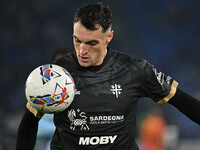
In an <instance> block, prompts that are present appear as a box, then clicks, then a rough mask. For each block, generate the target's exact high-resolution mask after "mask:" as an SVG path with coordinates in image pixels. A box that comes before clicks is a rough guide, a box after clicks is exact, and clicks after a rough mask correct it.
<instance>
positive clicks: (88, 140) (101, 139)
mask: <svg viewBox="0 0 200 150" xmlns="http://www.w3.org/2000/svg"><path fill="white" fill-rule="evenodd" d="M116 138H117V135H114V136H93V137H80V138H79V145H98V144H99V145H102V144H112V143H114V142H115V140H116Z"/></svg>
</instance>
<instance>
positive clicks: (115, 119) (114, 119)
mask: <svg viewBox="0 0 200 150" xmlns="http://www.w3.org/2000/svg"><path fill="white" fill-rule="evenodd" d="M122 121H124V115H117V116H91V117H90V124H116V123H119V122H122Z"/></svg>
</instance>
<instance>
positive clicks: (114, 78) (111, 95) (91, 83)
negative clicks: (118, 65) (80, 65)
mask: <svg viewBox="0 0 200 150" xmlns="http://www.w3.org/2000/svg"><path fill="white" fill-rule="evenodd" d="M73 78H74V81H75V85H76V92H75V98H74V101H73V103H72V104H71V106H70V107H71V108H73V109H80V110H83V111H87V112H91V113H93V112H95V113H116V112H117V113H122V114H125V113H126V112H130V109H132V105H133V104H135V102H136V100H137V99H138V97H137V94H134V93H137V92H138V90H139V89H138V88H137V86H135V85H137V84H135V83H136V82H135V83H134V81H133V79H134V77H133V75H132V74H131V72H130V71H129V70H128V69H121V70H117V71H115V70H106V71H100V72H96V73H93V72H87V73H85V72H84V73H80V72H79V73H77V74H76V73H73ZM134 80H135V81H137V80H138V79H137V77H136V78H135V79H134ZM137 82H138V81H137Z"/></svg>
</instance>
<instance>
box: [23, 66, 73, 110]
mask: <svg viewBox="0 0 200 150" xmlns="http://www.w3.org/2000/svg"><path fill="white" fill-rule="evenodd" d="M74 91H75V84H74V80H73V78H72V76H71V75H70V73H69V72H68V71H67V70H66V69H64V68H62V67H60V66H58V65H54V64H47V65H42V66H39V67H37V68H36V69H34V70H33V71H32V72H31V73H30V75H29V76H28V78H27V80H26V86H25V95H26V98H27V101H28V103H29V104H30V105H31V106H32V107H33V108H35V109H36V110H38V111H39V112H42V113H58V112H61V111H64V110H65V109H66V108H67V107H69V105H70V104H71V103H72V101H73V99H74Z"/></svg>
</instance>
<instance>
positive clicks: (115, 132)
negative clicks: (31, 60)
mask: <svg viewBox="0 0 200 150" xmlns="http://www.w3.org/2000/svg"><path fill="white" fill-rule="evenodd" d="M56 64H58V65H60V66H62V67H64V68H66V69H67V70H68V71H69V72H70V73H71V75H72V77H73V78H74V81H75V85H76V92H75V97H74V101H73V102H72V104H71V105H70V106H69V107H68V108H67V109H66V110H65V111H63V112H61V113H58V114H55V115H54V123H55V126H56V131H55V134H54V137H53V139H52V143H51V148H52V150H90V149H95V150H113V149H114V150H138V147H137V144H136V142H135V133H136V132H135V131H136V129H135V128H136V125H135V122H136V106H137V101H138V100H139V99H140V98H141V97H150V98H152V99H153V100H154V101H155V102H156V103H159V104H164V103H166V102H167V101H168V100H169V99H170V98H171V97H173V96H174V94H175V92H176V88H177V85H178V83H177V82H176V81H175V80H173V79H172V78H171V77H170V76H167V75H165V74H164V73H162V72H160V71H158V70H157V69H156V68H155V67H154V66H153V65H151V64H150V63H148V62H147V61H146V60H143V59H135V58H133V57H131V56H129V55H126V54H124V53H121V52H117V51H114V50H108V53H107V56H106V58H105V60H104V62H103V64H102V65H100V66H96V67H81V66H80V65H79V63H78V61H77V58H76V54H75V52H74V53H72V54H69V55H66V56H65V57H63V58H61V59H59V60H58V61H57V62H56Z"/></svg>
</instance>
